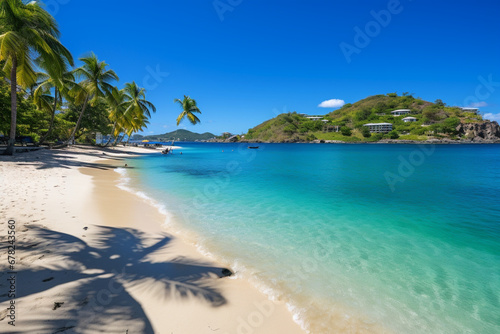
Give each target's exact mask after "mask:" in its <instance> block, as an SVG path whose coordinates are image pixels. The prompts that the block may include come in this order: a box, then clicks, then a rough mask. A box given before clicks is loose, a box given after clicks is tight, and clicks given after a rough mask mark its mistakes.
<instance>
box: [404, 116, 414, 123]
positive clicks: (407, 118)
mask: <svg viewBox="0 0 500 334" xmlns="http://www.w3.org/2000/svg"><path fill="white" fill-rule="evenodd" d="M416 121H417V119H416V118H415V117H405V118H403V122H405V123H408V122H416Z"/></svg>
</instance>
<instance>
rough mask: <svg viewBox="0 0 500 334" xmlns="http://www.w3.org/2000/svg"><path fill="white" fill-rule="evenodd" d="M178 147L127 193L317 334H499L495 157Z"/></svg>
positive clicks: (127, 177)
mask: <svg viewBox="0 0 500 334" xmlns="http://www.w3.org/2000/svg"><path fill="white" fill-rule="evenodd" d="M178 145H180V146H181V147H182V148H180V149H177V150H175V151H174V154H172V155H160V154H154V155H148V156H145V157H140V158H134V159H131V160H130V161H129V162H128V164H129V165H130V166H133V167H134V168H133V169H126V170H124V169H121V170H119V171H120V172H121V173H122V176H123V178H122V184H121V185H122V186H125V187H126V188H127V189H128V190H130V191H133V192H135V193H138V194H141V195H142V196H144V197H147V198H149V199H150V200H151V201H153V202H154V203H155V205H157V207H158V208H160V209H161V210H162V212H163V213H164V214H165V217H166V218H165V224H167V225H168V227H169V228H170V229H171V230H174V231H177V232H178V233H179V234H180V235H181V236H183V237H184V238H186V239H187V240H190V241H191V242H194V243H195V244H196V245H197V246H198V247H199V249H200V251H202V252H206V253H208V254H210V255H211V256H213V257H214V258H216V259H217V260H219V261H221V262H222V263H224V264H225V265H227V266H230V267H231V268H232V269H233V270H234V271H235V272H236V274H237V275H238V276H239V277H242V278H244V279H247V280H250V282H251V283H252V284H254V285H256V286H257V287H258V288H259V289H261V290H262V291H263V292H265V293H266V294H268V295H269V296H270V298H272V299H274V300H281V301H285V302H286V303H287V304H288V306H289V309H290V310H291V312H292V313H293V314H294V319H295V320H296V321H297V322H298V323H300V324H301V325H302V326H303V327H304V328H305V329H308V330H309V331H310V332H311V333H382V332H385V333H453V334H455V333H481V334H486V333H492V334H493V333H500V203H499V199H500V145H390V144H258V145H259V149H248V148H247V147H248V145H247V144H236V143H235V144H215V143H179V144H178ZM181 152H182V154H180V153H181Z"/></svg>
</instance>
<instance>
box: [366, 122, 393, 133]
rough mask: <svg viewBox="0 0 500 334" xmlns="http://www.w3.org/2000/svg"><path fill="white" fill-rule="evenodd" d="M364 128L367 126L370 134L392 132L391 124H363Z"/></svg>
mask: <svg viewBox="0 0 500 334" xmlns="http://www.w3.org/2000/svg"><path fill="white" fill-rule="evenodd" d="M364 126H367V127H368V129H370V132H371V133H373V132H377V133H387V132H391V131H392V124H391V123H367V124H364Z"/></svg>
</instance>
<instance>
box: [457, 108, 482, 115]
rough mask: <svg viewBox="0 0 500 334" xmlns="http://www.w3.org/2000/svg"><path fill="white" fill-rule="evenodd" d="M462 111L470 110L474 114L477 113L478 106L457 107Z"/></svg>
mask: <svg viewBox="0 0 500 334" xmlns="http://www.w3.org/2000/svg"><path fill="white" fill-rule="evenodd" d="M459 108H460V110H462V111H463V112H472V113H474V114H477V113H479V108H469V107H459Z"/></svg>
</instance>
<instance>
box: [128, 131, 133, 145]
mask: <svg viewBox="0 0 500 334" xmlns="http://www.w3.org/2000/svg"><path fill="white" fill-rule="evenodd" d="M131 135H132V134H130V135H129V136H128V138H127V146H128V142H129V141H130V136H131Z"/></svg>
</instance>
